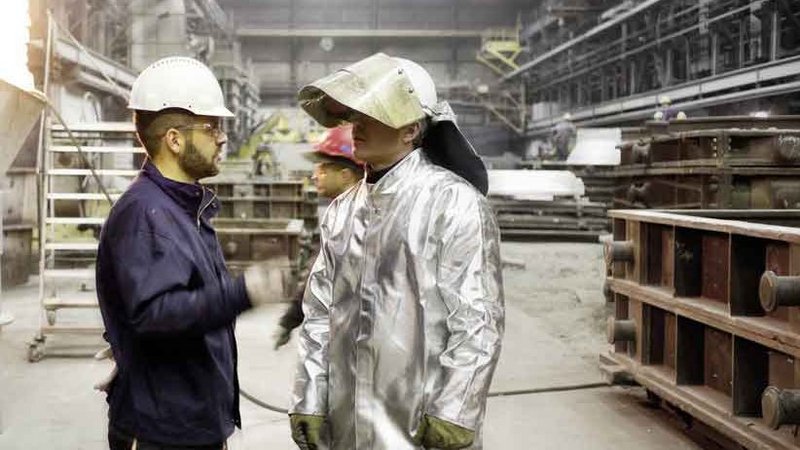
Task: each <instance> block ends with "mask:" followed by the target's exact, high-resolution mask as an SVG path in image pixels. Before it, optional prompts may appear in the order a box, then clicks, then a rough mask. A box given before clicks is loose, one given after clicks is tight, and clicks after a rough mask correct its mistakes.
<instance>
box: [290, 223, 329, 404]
mask: <svg viewBox="0 0 800 450" xmlns="http://www.w3.org/2000/svg"><path fill="white" fill-rule="evenodd" d="M323 230H324V227H323ZM322 233H323V242H324V231H323V232H322ZM329 265H330V260H329V257H328V252H327V251H326V250H325V247H324V244H323V247H322V249H321V250H320V253H319V255H317V259H316V261H315V262H314V265H313V266H312V268H311V273H310V274H309V277H308V284H307V285H306V290H305V296H304V297H303V313H304V314H305V320H304V321H303V324H302V325H301V326H300V333H299V334H298V342H299V347H300V348H299V355H298V356H299V358H298V365H297V374H296V377H295V382H294V393H295V395H294V399H293V402H292V404H293V407H292V408H291V409H290V412H291V413H299V414H314V415H320V416H324V415H327V410H328V362H329V361H328V343H329V338H330V322H329V313H330V304H331V298H332V280H331V277H330V276H329V274H328V267H329Z"/></svg>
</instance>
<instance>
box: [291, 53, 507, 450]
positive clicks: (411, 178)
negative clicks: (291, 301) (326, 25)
mask: <svg viewBox="0 0 800 450" xmlns="http://www.w3.org/2000/svg"><path fill="white" fill-rule="evenodd" d="M299 100H300V105H301V106H302V107H303V109H305V111H306V112H307V113H308V114H310V115H311V116H312V117H313V118H314V119H315V120H317V121H318V122H319V123H320V124H322V125H323V126H326V127H333V126H336V125H338V124H340V123H341V122H343V121H345V122H350V123H352V124H353V138H354V142H355V156H356V157H357V158H358V159H360V160H362V161H365V162H366V163H367V169H368V170H367V176H366V177H365V179H364V180H362V181H361V182H360V183H359V184H358V185H356V186H355V187H353V188H351V189H350V190H349V191H347V192H345V193H344V194H342V195H341V196H339V197H338V198H337V199H336V200H335V201H334V203H333V204H331V206H330V208H329V209H328V210H327V212H326V213H325V215H324V217H323V219H322V223H321V236H322V242H321V251H320V255H319V256H318V258H317V260H316V262H315V264H314V265H313V268H312V270H311V273H310V276H309V281H308V286H307V288H306V294H305V297H304V299H303V302H304V303H303V310H304V313H305V316H306V318H305V321H304V323H303V325H302V328H301V332H300V334H299V339H298V340H299V346H300V358H299V363H298V371H297V375H296V379H295V383H294V396H293V402H292V406H291V410H290V418H291V426H292V438H293V439H294V440H295V442H296V443H297V444H298V446H299V447H300V448H301V449H334V450H367V449H369V450H383V449H387V450H389V449H390V450H405V449H423V448H424V449H461V448H471V449H480V448H482V445H481V428H482V427H481V425H482V422H483V416H484V413H485V406H486V397H487V392H488V390H489V385H490V384H491V381H492V375H493V373H494V369H495V366H496V364H497V360H498V357H499V354H500V345H501V340H502V336H503V327H504V309H503V283H502V276H501V263H500V233H499V231H498V227H497V223H496V221H495V217H494V215H493V213H492V210H491V208H490V207H489V204H488V203H487V201H486V199H485V197H484V196H485V194H486V191H487V187H488V186H487V174H486V169H485V167H484V165H483V163H482V161H481V159H480V158H479V157H478V156H477V155H476V154H475V151H474V149H473V148H472V146H471V145H470V144H469V142H468V141H467V140H466V139H465V138H464V136H463V135H462V134H461V132H460V130H459V129H458V127H457V126H456V125H455V122H454V115H453V113H452V110H451V109H450V108H449V106H448V105H447V104H446V103H445V102H441V103H439V102H437V98H436V89H435V86H434V83H433V80H432V79H431V77H430V75H429V74H428V73H427V71H425V69H423V68H422V67H420V66H419V65H417V64H416V63H413V62H411V61H408V60H405V59H400V58H392V57H389V56H387V55H385V54H382V53H378V54H375V55H373V56H370V57H368V58H365V59H363V60H361V61H359V62H357V63H355V64H353V65H351V66H348V67H346V68H344V69H342V70H339V71H337V72H335V73H334V74H332V75H329V76H327V77H325V78H322V79H320V80H318V81H316V82H314V83H312V84H311V85H309V86H306V87H304V88H303V89H302V90H301V91H300V94H299Z"/></svg>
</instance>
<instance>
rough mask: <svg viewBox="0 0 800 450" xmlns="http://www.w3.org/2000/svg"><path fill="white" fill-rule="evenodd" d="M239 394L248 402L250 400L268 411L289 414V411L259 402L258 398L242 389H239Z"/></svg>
mask: <svg viewBox="0 0 800 450" xmlns="http://www.w3.org/2000/svg"><path fill="white" fill-rule="evenodd" d="M239 394H240V395H241V396H242V397H244V398H246V399H247V400H250V401H251V402H253V404H254V405H256V406H260V407H262V408H264V409H268V410H270V411H272V412H276V413H278V414H289V410H288V409H283V408H279V407H277V406H273V405H270V404H269V403H267V402H265V401H262V400H259V399H258V397H255V396H253V395H250V394H249V393H248V392H247V391H245V390H244V389H242V388H241V387H240V388H239Z"/></svg>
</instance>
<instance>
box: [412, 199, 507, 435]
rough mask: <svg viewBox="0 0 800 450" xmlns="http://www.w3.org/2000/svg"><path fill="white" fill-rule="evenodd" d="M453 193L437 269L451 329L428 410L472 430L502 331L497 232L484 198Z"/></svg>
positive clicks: (500, 279)
mask: <svg viewBox="0 0 800 450" xmlns="http://www.w3.org/2000/svg"><path fill="white" fill-rule="evenodd" d="M462 190H463V188H462ZM454 196H455V198H453V199H452V200H451V201H449V202H448V203H449V205H448V206H449V207H450V208H453V209H452V210H454V211H459V213H458V214H454V215H449V219H450V221H451V223H450V224H448V226H446V227H445V229H446V230H447V232H446V234H445V235H444V236H443V243H444V244H443V246H442V249H441V253H440V255H439V261H438V274H437V284H438V290H439V293H440V295H441V298H442V299H443V301H444V303H445V305H446V307H447V310H448V313H449V314H448V316H447V319H446V321H445V323H446V327H447V330H448V333H449V335H448V337H447V340H446V345H445V349H444V351H443V352H442V353H441V354H440V356H439V363H440V368H439V371H440V372H439V374H438V376H437V378H436V382H435V384H434V387H433V392H432V393H431V400H430V402H429V405H428V407H427V412H428V414H431V415H433V416H436V417H439V418H441V419H445V420H448V421H450V422H453V423H455V424H458V425H461V426H464V427H466V428H469V429H473V430H474V429H475V428H476V425H477V422H478V420H479V418H480V417H482V415H483V408H484V405H485V402H486V395H487V393H488V391H489V384H490V383H491V380H492V374H493V372H494V368H495V366H496V364H497V360H498V358H499V356H500V346H501V340H502V336H503V328H504V308H503V286H502V278H501V275H500V274H501V261H500V249H499V242H498V241H499V240H498V239H497V236H499V232H498V229H497V223H496V221H495V219H494V215H493V214H492V212H491V211H490V210H489V207H488V205H487V203H486V202H475V201H465V200H467V199H468V197H466V196H459V195H458V194H457V193H456V194H454Z"/></svg>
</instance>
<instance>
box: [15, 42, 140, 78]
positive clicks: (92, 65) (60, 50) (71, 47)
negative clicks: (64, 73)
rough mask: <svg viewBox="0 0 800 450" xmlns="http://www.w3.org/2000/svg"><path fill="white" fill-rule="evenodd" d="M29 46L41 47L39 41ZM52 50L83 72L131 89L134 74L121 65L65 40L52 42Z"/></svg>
mask: <svg viewBox="0 0 800 450" xmlns="http://www.w3.org/2000/svg"><path fill="white" fill-rule="evenodd" d="M31 45H36V46H38V45H41V41H38V42H37V41H31ZM53 50H54V53H55V55H56V57H58V58H61V59H63V60H64V61H67V62H70V63H72V64H76V65H78V66H80V67H81V69H83V70H86V71H89V72H96V73H104V74H105V75H106V76H107V77H108V78H110V79H111V80H112V81H113V82H115V83H117V84H119V85H120V87H122V88H125V89H130V88H131V87H133V82H134V81H136V73H135V72H133V70H131V69H130V68H128V67H126V66H123V65H122V64H120V63H118V62H116V61H114V60H112V59H109V58H107V57H105V56H103V55H101V54H100V53H97V52H95V51H92V50H89V49H86V51H85V52H84V51H82V50H81V49H80V48H78V46H76V45H75V44H74V43H72V42H69V41H67V40H66V39H58V40H56V41H55V42H54V48H53Z"/></svg>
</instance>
